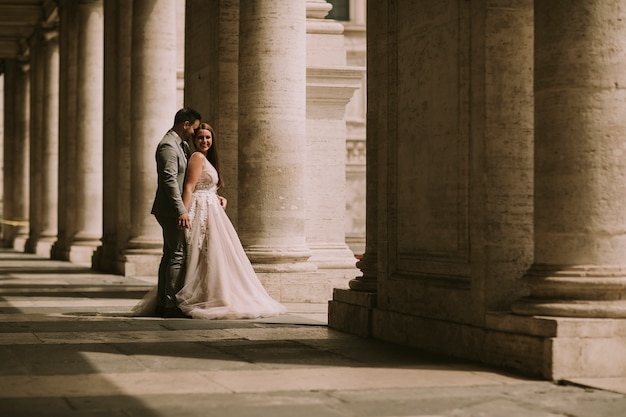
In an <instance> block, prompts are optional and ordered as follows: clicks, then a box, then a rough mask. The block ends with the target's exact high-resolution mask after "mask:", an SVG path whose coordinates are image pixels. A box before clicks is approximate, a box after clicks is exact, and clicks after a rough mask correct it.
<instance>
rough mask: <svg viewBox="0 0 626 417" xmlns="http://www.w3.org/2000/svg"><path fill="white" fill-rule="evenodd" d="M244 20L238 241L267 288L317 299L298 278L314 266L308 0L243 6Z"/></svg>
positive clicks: (241, 22) (287, 295) (266, 1)
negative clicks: (309, 207)
mask: <svg viewBox="0 0 626 417" xmlns="http://www.w3.org/2000/svg"><path fill="white" fill-rule="evenodd" d="M239 25H240V26H239V201H238V203H239V233H240V237H241V241H242V243H243V245H244V248H245V249H246V252H247V254H248V256H249V258H250V260H251V261H252V264H253V265H254V267H255V269H256V271H257V272H258V273H259V277H260V279H261V280H262V281H263V283H264V284H265V285H266V287H267V288H268V291H269V292H270V294H272V295H274V296H277V294H280V299H281V300H283V301H287V300H288V299H290V298H291V297H294V298H297V299H299V298H300V297H301V296H302V295H304V296H306V294H305V293H307V292H308V294H309V296H312V297H315V296H314V295H313V291H311V289H310V288H309V289H308V290H307V289H305V288H304V287H306V286H307V284H308V283H307V284H305V277H304V276H302V277H298V276H297V273H298V272H309V271H314V270H315V269H316V268H315V265H314V264H312V263H310V262H308V259H309V257H310V256H311V251H310V249H309V247H308V246H307V243H306V236H305V213H306V203H307V196H306V194H307V192H308V190H306V188H305V178H304V175H305V170H304V164H305V161H306V155H305V150H306V125H305V122H306V109H305V107H306V1H305V0H294V1H289V2H280V3H277V2H275V1H271V0H260V1H255V2H253V3H250V4H246V7H242V8H241V10H240V20H239ZM286 273H288V275H287V274H286ZM283 274H284V275H283ZM306 278H312V277H309V276H307V277H306ZM312 279H313V278H312ZM286 280H293V281H292V283H293V286H292V288H291V289H287V287H289V286H290V285H289V284H286V282H285V281H286ZM281 281H282V282H281ZM309 283H310V282H309ZM297 291H302V292H303V294H296V292H297Z"/></svg>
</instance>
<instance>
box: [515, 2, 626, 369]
mask: <svg viewBox="0 0 626 417" xmlns="http://www.w3.org/2000/svg"><path fill="white" fill-rule="evenodd" d="M534 13H535V37H536V38H535V201H534V206H535V240H534V242H535V249H534V264H533V266H532V267H531V269H530V270H529V271H528V273H527V275H526V277H525V281H526V283H527V284H528V286H529V288H530V296H529V297H526V298H523V299H521V300H520V301H519V302H516V303H515V304H514V305H513V311H514V312H516V313H519V314H524V315H541V316H565V317H586V318H626V256H625V255H626V216H624V208H625V207H626V118H625V117H624V114H625V112H626V89H624V87H623V86H625V85H626V72H625V71H624V68H625V67H626V43H624V39H626V25H624V23H623V22H624V21H626V8H624V7H623V4H622V2H620V1H589V2H577V3H569V2H568V3H567V4H566V3H565V2H538V1H535V10H534ZM622 338H623V333H622ZM623 348H624V352H626V347H623ZM625 355H626V354H625ZM622 357H626V356H624V355H622ZM622 368H623V369H625V370H626V368H624V367H622Z"/></svg>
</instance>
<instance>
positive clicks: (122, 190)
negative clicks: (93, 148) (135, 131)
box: [94, 0, 132, 274]
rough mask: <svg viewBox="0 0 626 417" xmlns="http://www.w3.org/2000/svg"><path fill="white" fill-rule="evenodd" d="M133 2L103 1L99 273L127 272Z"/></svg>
mask: <svg viewBox="0 0 626 417" xmlns="http://www.w3.org/2000/svg"><path fill="white" fill-rule="evenodd" d="M131 33H132V3H131V2H128V1H125V0H107V1H106V2H105V3H104V40H105V41H104V55H105V59H104V62H105V67H104V96H103V99H104V127H103V139H104V150H103V159H104V171H103V175H104V177H103V195H104V201H103V204H104V206H103V207H104V213H103V216H104V217H103V236H102V246H101V247H100V248H98V253H97V256H95V257H94V266H95V267H96V268H97V269H98V270H101V271H105V272H110V273H122V274H123V273H124V266H123V262H124V260H123V257H122V256H121V254H122V253H123V252H124V249H125V248H126V244H127V242H128V236H129V233H130V182H131V181H130V154H131V152H130V118H129V114H130V94H131V93H130V91H131V84H130V56H131Z"/></svg>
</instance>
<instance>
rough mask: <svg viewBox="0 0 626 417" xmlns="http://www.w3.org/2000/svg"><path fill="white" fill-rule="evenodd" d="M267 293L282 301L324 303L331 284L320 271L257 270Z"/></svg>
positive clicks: (327, 297)
mask: <svg viewBox="0 0 626 417" xmlns="http://www.w3.org/2000/svg"><path fill="white" fill-rule="evenodd" d="M256 275H257V277H258V278H259V280H260V281H261V283H262V284H263V287H265V290H266V291H267V293H268V294H269V295H270V296H271V297H272V298H274V299H275V300H277V301H280V302H282V303H326V302H328V300H329V299H330V297H331V294H332V290H333V289H332V286H331V283H330V282H329V281H328V280H327V279H326V275H325V274H324V273H322V272H257V274H256Z"/></svg>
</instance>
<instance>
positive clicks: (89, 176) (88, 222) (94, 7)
mask: <svg viewBox="0 0 626 417" xmlns="http://www.w3.org/2000/svg"><path fill="white" fill-rule="evenodd" d="M103 51H104V34H103V4H102V0H81V1H80V2H79V3H78V50H77V71H76V78H77V86H76V88H77V90H76V173H75V175H76V200H75V201H76V218H75V230H76V233H75V235H74V237H73V240H72V248H71V250H70V260H72V261H75V262H87V263H91V257H92V253H93V251H94V250H95V249H96V247H97V246H98V245H99V243H100V239H101V237H102V165H103V159H102V146H103V142H102V117H103V116H102V113H103V99H102V95H103V65H104V52H103Z"/></svg>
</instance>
